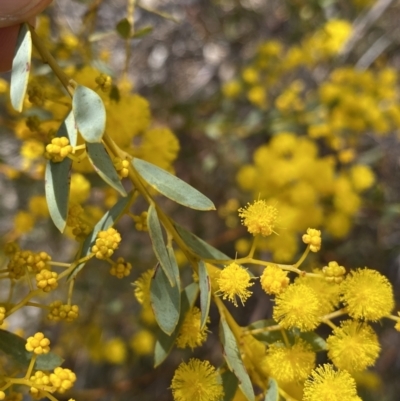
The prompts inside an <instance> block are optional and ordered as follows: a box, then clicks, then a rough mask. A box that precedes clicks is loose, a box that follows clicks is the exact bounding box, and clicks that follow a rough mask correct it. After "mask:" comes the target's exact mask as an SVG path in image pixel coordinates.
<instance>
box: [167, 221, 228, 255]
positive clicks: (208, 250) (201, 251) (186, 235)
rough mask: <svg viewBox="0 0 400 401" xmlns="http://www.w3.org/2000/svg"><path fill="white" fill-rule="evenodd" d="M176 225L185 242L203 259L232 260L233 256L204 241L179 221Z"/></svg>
mask: <svg viewBox="0 0 400 401" xmlns="http://www.w3.org/2000/svg"><path fill="white" fill-rule="evenodd" d="M174 227H175V228H176V231H178V234H179V235H180V236H181V238H182V239H183V241H184V242H185V244H186V245H187V246H188V247H189V248H190V249H191V250H192V251H194V252H195V253H196V255H197V256H199V258H201V259H217V260H230V259H231V258H230V257H229V256H227V255H225V254H224V253H222V252H221V251H219V250H218V249H217V248H214V247H213V246H211V245H209V244H207V242H205V241H203V240H202V239H201V238H199V237H198V236H197V235H195V234H193V233H192V232H190V231H188V230H186V229H185V228H183V227H182V226H180V225H179V224H177V223H174Z"/></svg>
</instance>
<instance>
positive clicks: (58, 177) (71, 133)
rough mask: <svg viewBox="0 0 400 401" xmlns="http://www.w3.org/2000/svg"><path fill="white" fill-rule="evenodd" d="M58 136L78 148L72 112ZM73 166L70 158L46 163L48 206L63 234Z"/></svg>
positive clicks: (55, 223) (54, 221) (51, 215)
mask: <svg viewBox="0 0 400 401" xmlns="http://www.w3.org/2000/svg"><path fill="white" fill-rule="evenodd" d="M56 136H57V137H62V136H65V137H67V138H68V139H69V143H70V144H71V145H72V146H76V142H77V136H78V132H77V129H76V126H75V120H74V115H73V113H72V111H71V112H69V113H68V115H67V117H66V118H65V120H64V121H63V122H62V124H61V126H60V128H59V129H58V131H57V134H56ZM71 165H72V160H71V159H69V158H68V157H66V158H65V159H64V160H63V161H62V162H60V163H54V162H52V161H50V160H49V161H47V163H46V172H45V185H44V187H45V193H46V201H47V206H48V208H49V213H50V217H51V219H52V220H53V223H54V225H55V226H56V227H57V228H58V229H59V230H60V231H61V232H63V231H64V229H65V226H66V224H67V216H68V200H69V184H70V171H71Z"/></svg>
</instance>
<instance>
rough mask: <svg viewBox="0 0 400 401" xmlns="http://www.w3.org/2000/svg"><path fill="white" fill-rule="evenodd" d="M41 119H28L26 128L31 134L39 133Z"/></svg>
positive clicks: (33, 117)
mask: <svg viewBox="0 0 400 401" xmlns="http://www.w3.org/2000/svg"><path fill="white" fill-rule="evenodd" d="M40 123H41V121H40V118H39V117H38V116H29V117H28V118H27V119H26V122H25V124H26V126H27V128H28V129H29V131H31V132H39V130H40Z"/></svg>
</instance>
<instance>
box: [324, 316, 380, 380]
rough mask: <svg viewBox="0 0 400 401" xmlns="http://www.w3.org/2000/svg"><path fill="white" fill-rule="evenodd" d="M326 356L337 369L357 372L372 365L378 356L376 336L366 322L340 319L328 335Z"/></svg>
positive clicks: (378, 347) (378, 348)
mask: <svg viewBox="0 0 400 401" xmlns="http://www.w3.org/2000/svg"><path fill="white" fill-rule="evenodd" d="M327 346H328V356H329V358H330V359H331V360H332V362H333V363H334V364H335V366H336V367H338V368H339V369H343V370H347V371H348V372H350V373H352V372H357V371H362V370H364V369H366V368H367V367H368V366H372V365H373V364H374V363H375V361H376V358H378V355H379V351H380V345H379V341H378V337H377V335H376V334H375V332H374V331H373V329H372V328H371V326H369V325H368V324H367V323H360V322H357V321H354V320H346V321H344V322H343V321H342V322H341V324H340V327H336V328H335V329H334V330H333V334H332V335H330V336H329V337H328V340H327Z"/></svg>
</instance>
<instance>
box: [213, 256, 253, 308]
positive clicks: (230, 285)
mask: <svg viewBox="0 0 400 401" xmlns="http://www.w3.org/2000/svg"><path fill="white" fill-rule="evenodd" d="M250 280H251V277H250V274H249V272H248V271H247V270H246V269H244V268H243V267H241V266H239V265H238V264H237V263H231V264H230V265H228V266H226V267H225V269H223V270H222V271H221V274H220V276H219V279H218V285H219V291H220V292H222V293H223V297H222V298H223V299H229V301H231V302H233V304H234V305H235V306H237V301H236V296H238V297H239V298H240V301H241V302H242V305H243V303H244V301H246V299H247V298H249V297H250V295H251V294H252V292H251V291H249V290H248V288H249V287H251V286H252V285H253V284H254V283H251V282H250Z"/></svg>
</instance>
